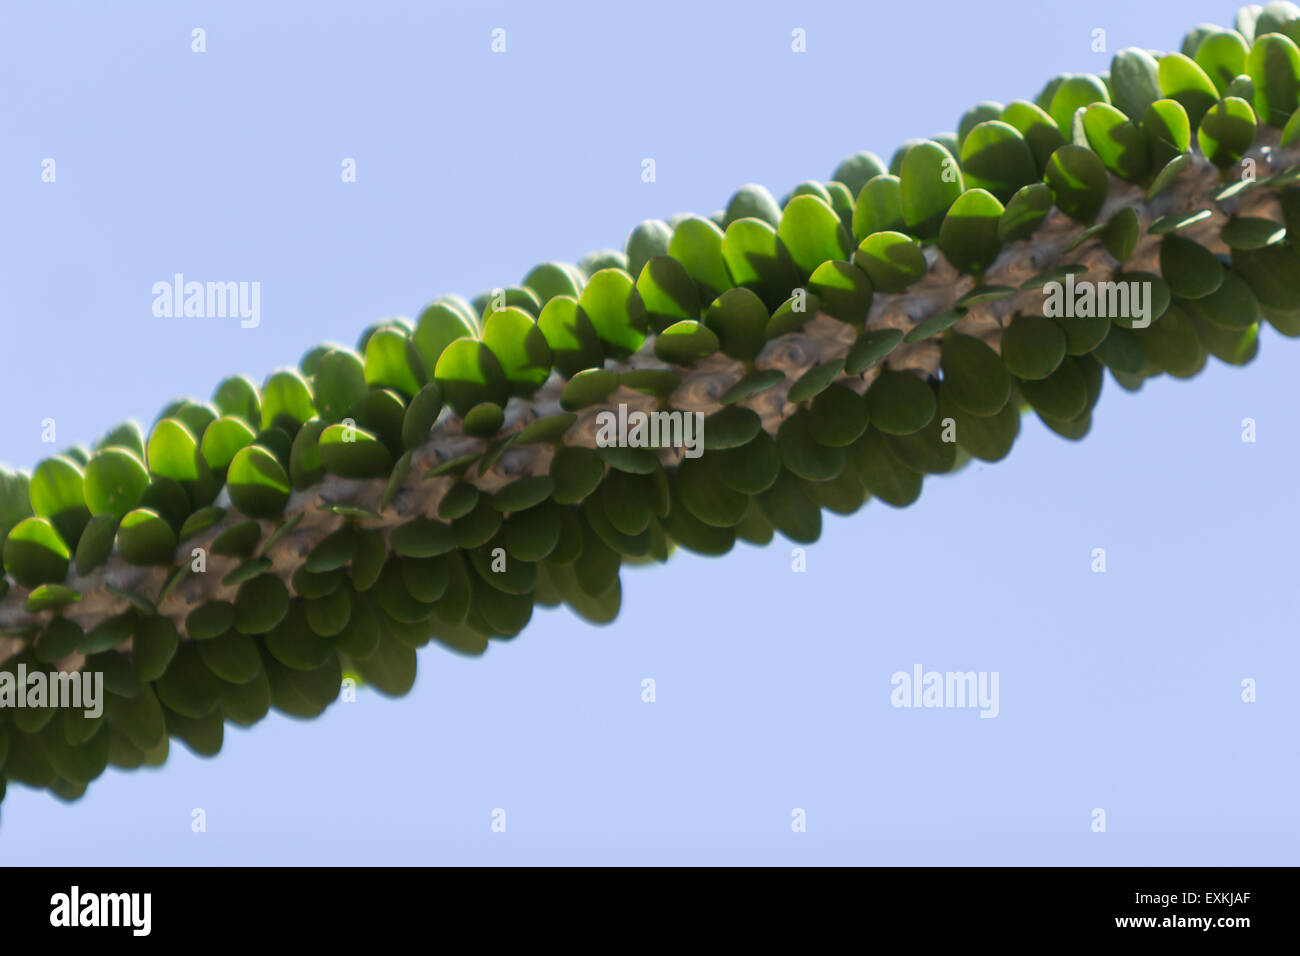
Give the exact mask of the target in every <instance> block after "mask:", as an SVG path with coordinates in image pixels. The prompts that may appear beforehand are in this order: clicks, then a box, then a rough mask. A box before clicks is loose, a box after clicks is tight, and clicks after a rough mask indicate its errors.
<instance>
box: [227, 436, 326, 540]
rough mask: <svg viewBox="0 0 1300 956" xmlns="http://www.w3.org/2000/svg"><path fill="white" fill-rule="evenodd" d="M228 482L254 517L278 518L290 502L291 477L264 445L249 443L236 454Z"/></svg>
mask: <svg viewBox="0 0 1300 956" xmlns="http://www.w3.org/2000/svg"><path fill="white" fill-rule="evenodd" d="M331 428H342V426H340V425H333V426H331ZM226 482H227V484H226V487H227V489H228V490H229V492H230V500H231V502H233V503H234V505H235V507H236V508H238V509H239V510H240V511H242V512H244V514H246V515H248V516H249V517H250V518H278V517H279V516H280V514H281V512H283V511H284V507H285V505H287V504H288V503H289V491H290V486H289V476H288V475H286V474H285V472H284V468H283V466H281V464H280V462H279V461H277V460H276V458H275V456H274V455H272V454H271V453H270V452H268V451H267V450H266V449H264V448H262V447H261V446H260V445H249V446H248V447H247V448H243V449H241V450H240V451H239V453H238V454H236V455H235V458H234V460H233V461H231V463H230V470H229V471H228V472H227V473H226Z"/></svg>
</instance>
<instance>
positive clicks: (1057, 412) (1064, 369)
mask: <svg viewBox="0 0 1300 956" xmlns="http://www.w3.org/2000/svg"><path fill="white" fill-rule="evenodd" d="M1077 363H1078V359H1075V358H1073V357H1070V358H1066V359H1065V361H1063V362H1062V363H1061V364H1060V365H1059V366H1058V367H1057V369H1056V370H1055V371H1054V372H1052V374H1051V375H1048V376H1047V377H1046V378H1041V379H1036V380H1034V381H1022V382H1021V383H1020V394H1021V395H1023V396H1024V397H1025V401H1027V402H1029V404H1030V406H1032V407H1033V409H1034V411H1036V412H1038V414H1039V415H1041V416H1043V417H1044V418H1051V419H1055V420H1056V421H1063V422H1068V421H1070V420H1071V419H1073V418H1076V417H1078V416H1079V415H1082V414H1083V413H1084V412H1085V411H1086V410H1087V408H1088V385H1087V381H1086V380H1085V379H1084V377H1083V372H1081V371H1080V369H1079V366H1078V364H1077Z"/></svg>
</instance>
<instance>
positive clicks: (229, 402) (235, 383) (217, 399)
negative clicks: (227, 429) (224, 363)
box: [110, 375, 262, 457]
mask: <svg viewBox="0 0 1300 956" xmlns="http://www.w3.org/2000/svg"><path fill="white" fill-rule="evenodd" d="M212 401H213V403H214V404H215V405H216V406H217V408H218V409H219V410H220V411H221V414H223V415H234V416H235V417H236V418H242V419H243V420H244V421H246V422H247V423H248V424H249V425H252V426H254V427H260V426H261V422H262V397H261V395H259V394H258V391H257V386H256V385H254V384H253V383H252V382H250V381H249V380H248V379H247V378H245V377H244V376H243V375H232V376H231V377H230V378H227V379H224V380H223V381H222V382H221V384H219V385H218V386H217V387H216V389H215V391H213V393H212ZM131 424H132V425H134V423H131ZM111 434H112V433H111V432H110V435H111ZM136 437H137V442H138V444H139V447H138V448H135V447H131V446H128V447H131V450H132V451H134V452H135V453H136V455H138V456H140V457H143V456H144V444H143V441H142V440H140V432H139V428H138V427H136Z"/></svg>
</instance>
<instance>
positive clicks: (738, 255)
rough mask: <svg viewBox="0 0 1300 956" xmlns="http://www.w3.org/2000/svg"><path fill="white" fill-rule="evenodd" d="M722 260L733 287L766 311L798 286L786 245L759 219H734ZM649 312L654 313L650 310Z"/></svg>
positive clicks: (725, 242) (726, 293)
mask: <svg viewBox="0 0 1300 956" xmlns="http://www.w3.org/2000/svg"><path fill="white" fill-rule="evenodd" d="M722 259H723V262H724V263H725V264H726V267H727V272H728V274H729V275H730V277H731V281H732V283H734V284H735V285H736V286H740V287H743V288H745V289H747V290H752V291H753V292H754V293H755V294H757V295H758V296H759V298H761V299H762V300H763V302H764V303H765V304H766V305H767V306H768V307H769V308H775V307H776V306H777V305H779V304H780V303H781V302H783V301H784V300H785V298H786V297H787V296H788V295H789V294H790V291H791V290H792V289H793V288H794V287H795V286H796V285H798V284H799V273H798V272H797V271H796V269H795V264H794V260H793V259H791V258H790V253H789V252H788V251H787V250H786V248H785V243H783V242H782V241H781V240H780V238H779V237H778V236H777V234H776V230H775V229H774V228H772V226H770V225H768V224H767V223H766V222H763V221H761V220H759V219H755V218H744V219H737V220H735V221H734V222H732V223H731V224H730V225H729V226H727V232H726V234H725V235H724V236H723V240H722ZM670 261H671V260H670ZM730 291H733V290H729V291H728V292H724V293H723V294H722V296H720V297H719V298H720V299H725V298H726V297H727V296H728V294H729V293H730ZM651 311H652V313H653V312H654V309H653V307H652V308H651ZM681 317H682V318H696V317H697V316H695V315H683V316H681ZM652 320H653V315H652ZM652 324H653V321H652Z"/></svg>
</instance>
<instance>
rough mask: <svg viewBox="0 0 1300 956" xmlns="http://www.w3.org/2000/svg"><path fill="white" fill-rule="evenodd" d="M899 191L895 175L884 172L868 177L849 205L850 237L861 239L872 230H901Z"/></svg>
mask: <svg viewBox="0 0 1300 956" xmlns="http://www.w3.org/2000/svg"><path fill="white" fill-rule="evenodd" d="M905 226H906V224H905V223H904V221H903V191H902V187H901V184H900V182H899V179H898V177H897V176H891V175H889V174H884V175H881V176H874V177H872V178H871V179H869V180H868V181H867V183H866V185H865V186H863V187H862V189H861V191H859V193H858V198H857V202H855V203H854V205H853V238H854V241H855V242H861V241H862V240H863V239H865V238H866V237H867V236H869V235H871V234H872V233H873V232H901V231H902V230H903V229H904V228H905Z"/></svg>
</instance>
